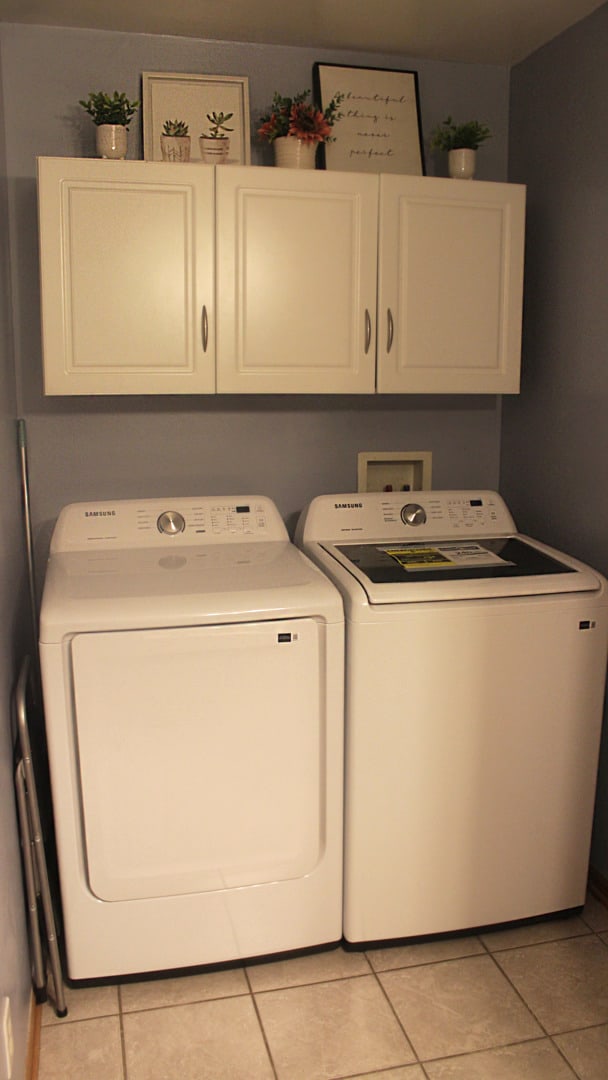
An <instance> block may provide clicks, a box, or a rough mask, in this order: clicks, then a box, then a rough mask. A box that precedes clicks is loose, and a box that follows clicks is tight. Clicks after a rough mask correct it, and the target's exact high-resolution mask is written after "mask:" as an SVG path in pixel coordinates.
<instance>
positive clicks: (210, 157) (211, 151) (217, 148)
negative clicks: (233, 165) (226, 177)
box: [198, 112, 234, 165]
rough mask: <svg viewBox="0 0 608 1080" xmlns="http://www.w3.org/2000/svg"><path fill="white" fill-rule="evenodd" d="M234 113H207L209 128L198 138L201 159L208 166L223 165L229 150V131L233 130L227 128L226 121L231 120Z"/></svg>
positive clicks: (232, 129)
mask: <svg viewBox="0 0 608 1080" xmlns="http://www.w3.org/2000/svg"><path fill="white" fill-rule="evenodd" d="M233 116H234V113H231V112H229V113H224V112H219V113H218V112H211V113H207V120H208V121H209V128H208V129H207V131H204V132H203V134H202V135H201V136H200V138H199V140H198V141H199V146H200V148H201V157H202V159H203V161H206V162H208V164H210V165H223V164H224V163H225V161H226V158H227V157H228V152H229V150H230V135H229V134H228V132H229V131H234V128H231V127H228V121H229V120H232V117H233Z"/></svg>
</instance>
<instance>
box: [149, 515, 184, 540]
mask: <svg viewBox="0 0 608 1080" xmlns="http://www.w3.org/2000/svg"><path fill="white" fill-rule="evenodd" d="M156 524H157V526H158V531H159V532H161V533H165V535H166V536H177V534H178V533H181V532H183V531H184V529H185V528H186V522H185V521H184V519H183V517H182V515H181V514H178V512H177V510H165V512H164V514H161V515H160V517H159V519H158V521H157V522H156Z"/></svg>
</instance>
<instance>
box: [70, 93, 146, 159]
mask: <svg viewBox="0 0 608 1080" xmlns="http://www.w3.org/2000/svg"><path fill="white" fill-rule="evenodd" d="M78 104H79V105H82V107H83V109H84V110H85V112H87V113H88V114H89V116H90V117H91V118H92V120H93V123H94V124H95V125H96V128H97V132H96V136H97V153H98V154H99V156H100V157H106V158H124V157H126V155H127V131H128V130H129V122H130V121H131V119H132V118H133V116H134V115H135V113H136V111H137V109H138V108H139V101H129V99H128V97H127V95H126V94H124V93H120V94H119V92H118V90H115V91H114V93H113V94H112V96H110V94H106V93H105V92H104V91H103V90H99V91H98V92H97V93H90V94H89V96H88V98H87V99H86V101H84V100H80V101H79V103H78Z"/></svg>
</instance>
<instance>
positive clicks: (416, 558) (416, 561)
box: [385, 547, 454, 570]
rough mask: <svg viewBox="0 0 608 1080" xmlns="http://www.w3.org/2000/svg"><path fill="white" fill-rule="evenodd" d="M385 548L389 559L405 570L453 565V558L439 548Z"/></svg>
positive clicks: (440, 567)
mask: <svg viewBox="0 0 608 1080" xmlns="http://www.w3.org/2000/svg"><path fill="white" fill-rule="evenodd" d="M385 550H386V554H387V555H390V557H391V559H394V560H395V562H398V563H399V565H400V566H403V567H405V569H406V570H425V569H426V568H427V567H429V566H431V567H433V568H434V569H437V570H441V569H442V568H447V567H449V566H454V560H453V559H449V558H448V557H447V555H444V553H443V552H442V551H439V548H432V547H426V548H424V547H420V548H401V549H399V548H390V549H389V548H386V549H385Z"/></svg>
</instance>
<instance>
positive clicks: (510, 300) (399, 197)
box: [377, 175, 525, 394]
mask: <svg viewBox="0 0 608 1080" xmlns="http://www.w3.org/2000/svg"><path fill="white" fill-rule="evenodd" d="M524 216H525V188H524V187H522V186H521V185H516V184H494V183H486V182H479V181H470V180H446V179H441V178H428V177H416V176H388V175H384V176H382V177H381V178H380V241H379V248H380V251H379V264H378V266H379V269H378V376H377V389H378V391H379V392H381V393H383V392H384V393H426V394H429V393H444V394H448V393H461V394H466V393H485V394H509V393H517V392H518V390H519V372H520V349H521V318H522V290H523V265H524Z"/></svg>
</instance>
